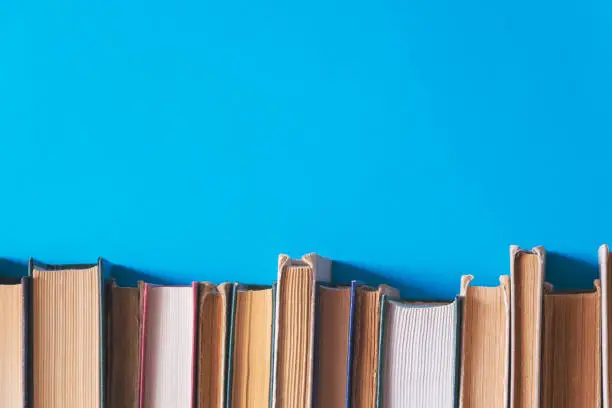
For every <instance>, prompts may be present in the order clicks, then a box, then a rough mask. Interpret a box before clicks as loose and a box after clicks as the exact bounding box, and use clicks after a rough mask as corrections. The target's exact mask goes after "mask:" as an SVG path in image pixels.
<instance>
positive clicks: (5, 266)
mask: <svg viewBox="0 0 612 408" xmlns="http://www.w3.org/2000/svg"><path fill="white" fill-rule="evenodd" d="M0 276H3V277H6V278H21V277H23V276H28V263H27V262H20V261H18V260H15V259H9V258H0Z"/></svg>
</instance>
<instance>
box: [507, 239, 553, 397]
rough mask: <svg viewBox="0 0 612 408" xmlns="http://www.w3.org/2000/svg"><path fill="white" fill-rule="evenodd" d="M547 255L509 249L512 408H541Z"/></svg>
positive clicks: (514, 248)
mask: <svg viewBox="0 0 612 408" xmlns="http://www.w3.org/2000/svg"><path fill="white" fill-rule="evenodd" d="M544 276H545V251H544V248H543V247H535V248H533V249H532V250H531V251H525V250H521V249H520V248H519V247H517V246H515V245H512V246H511V247H510V280H511V289H510V298H511V343H510V344H511V360H510V370H511V373H510V375H511V379H510V408H539V407H540V399H541V393H540V389H541V371H542V337H543V323H542V315H543V292H544Z"/></svg>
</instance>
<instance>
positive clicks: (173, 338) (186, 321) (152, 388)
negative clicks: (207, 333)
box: [140, 282, 198, 408]
mask: <svg viewBox="0 0 612 408" xmlns="http://www.w3.org/2000/svg"><path fill="white" fill-rule="evenodd" d="M143 298H144V306H143V307H144V309H143V326H142V338H141V342H140V344H141V361H142V363H141V373H140V408H168V407H172V408H192V406H193V403H194V391H195V384H194V369H195V354H196V353H195V349H196V317H197V313H196V310H197V299H198V284H197V283H195V282H194V283H193V284H192V286H156V285H151V284H149V283H147V284H145V285H144V290H143Z"/></svg>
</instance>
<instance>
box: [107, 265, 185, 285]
mask: <svg viewBox="0 0 612 408" xmlns="http://www.w3.org/2000/svg"><path fill="white" fill-rule="evenodd" d="M110 274H111V277H112V278H113V279H114V280H115V282H116V283H117V285H118V286H127V287H136V286H137V285H138V282H139V281H143V282H146V283H151V284H154V285H175V284H176V282H171V281H168V280H166V279H161V278H159V277H158V276H156V275H155V274H152V273H148V272H143V271H139V270H136V269H134V268H130V267H128V266H124V265H117V264H112V263H111V272H110Z"/></svg>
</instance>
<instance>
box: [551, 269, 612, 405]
mask: <svg viewBox="0 0 612 408" xmlns="http://www.w3.org/2000/svg"><path fill="white" fill-rule="evenodd" d="M542 378H543V387H542V407H543V408H576V407H580V408H599V407H601V290H600V284H599V281H598V280H597V281H595V289H594V290H592V291H588V292H571V293H570V292H552V293H548V292H546V293H545V294H544V346H543V366H542Z"/></svg>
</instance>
